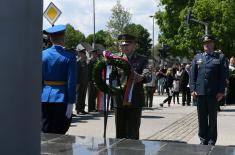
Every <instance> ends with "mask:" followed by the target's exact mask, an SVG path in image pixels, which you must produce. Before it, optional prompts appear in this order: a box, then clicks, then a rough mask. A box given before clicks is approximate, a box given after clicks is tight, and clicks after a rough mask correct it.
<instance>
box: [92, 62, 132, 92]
mask: <svg viewBox="0 0 235 155" xmlns="http://www.w3.org/2000/svg"><path fill="white" fill-rule="evenodd" d="M107 65H110V66H112V67H114V68H116V69H121V70H123V72H124V75H125V77H127V79H128V78H129V76H130V73H131V66H130V64H129V62H128V61H127V60H125V59H123V58H120V57H115V58H114V57H109V58H108V59H106V60H105V59H101V60H99V61H98V62H97V63H96V64H95V66H94V68H93V71H92V77H93V80H94V82H95V84H96V86H97V87H98V88H99V89H100V90H101V91H102V92H104V93H109V94H111V95H120V94H123V93H124V92H125V88H126V86H127V80H124V81H123V82H122V83H121V84H120V83H119V85H117V86H112V84H111V85H109V84H107V83H106V81H105V80H104V78H103V76H102V74H103V71H104V70H105V69H106V66H107ZM116 72H117V71H116ZM111 74H113V72H112V73H111ZM112 76H117V75H111V77H112ZM117 78H119V77H117ZM120 85H121V87H120Z"/></svg>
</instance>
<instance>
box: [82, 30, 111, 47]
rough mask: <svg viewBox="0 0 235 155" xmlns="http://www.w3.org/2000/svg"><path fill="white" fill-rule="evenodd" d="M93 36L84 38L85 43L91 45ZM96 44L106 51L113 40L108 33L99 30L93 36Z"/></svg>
mask: <svg viewBox="0 0 235 155" xmlns="http://www.w3.org/2000/svg"><path fill="white" fill-rule="evenodd" d="M93 36H94V35H93V34H90V35H88V36H87V38H86V42H88V43H89V44H92V43H93ZM95 41H96V44H102V45H103V46H104V47H105V48H106V49H109V48H110V47H112V46H113V45H114V42H113V39H112V37H111V35H110V33H109V32H107V31H104V30H100V31H98V32H97V33H96V34H95Z"/></svg>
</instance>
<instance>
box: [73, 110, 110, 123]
mask: <svg viewBox="0 0 235 155" xmlns="http://www.w3.org/2000/svg"><path fill="white" fill-rule="evenodd" d="M100 117H104V114H103V113H90V114H86V115H78V116H73V119H72V122H71V123H77V122H79V123H87V121H86V120H100ZM108 117H113V112H109V116H108Z"/></svg>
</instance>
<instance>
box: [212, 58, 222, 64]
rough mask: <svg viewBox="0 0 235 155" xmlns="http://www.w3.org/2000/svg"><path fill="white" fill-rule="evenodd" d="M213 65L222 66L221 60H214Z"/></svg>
mask: <svg viewBox="0 0 235 155" xmlns="http://www.w3.org/2000/svg"><path fill="white" fill-rule="evenodd" d="M212 63H213V64H215V65H218V64H220V60H219V59H214V60H212Z"/></svg>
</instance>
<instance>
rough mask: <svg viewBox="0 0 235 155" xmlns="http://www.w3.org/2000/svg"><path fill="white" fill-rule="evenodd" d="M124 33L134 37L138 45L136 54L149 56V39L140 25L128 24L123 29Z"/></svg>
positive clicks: (146, 32) (145, 30) (147, 33)
mask: <svg viewBox="0 0 235 155" xmlns="http://www.w3.org/2000/svg"><path fill="white" fill-rule="evenodd" d="M124 33H129V34H131V35H133V36H135V37H136V42H137V44H138V48H137V53H140V54H143V55H146V56H150V55H151V46H152V45H151V43H150V42H151V39H150V34H149V32H148V30H147V29H145V28H144V27H143V26H142V25H136V24H130V25H127V26H126V27H125V28H124Z"/></svg>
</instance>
